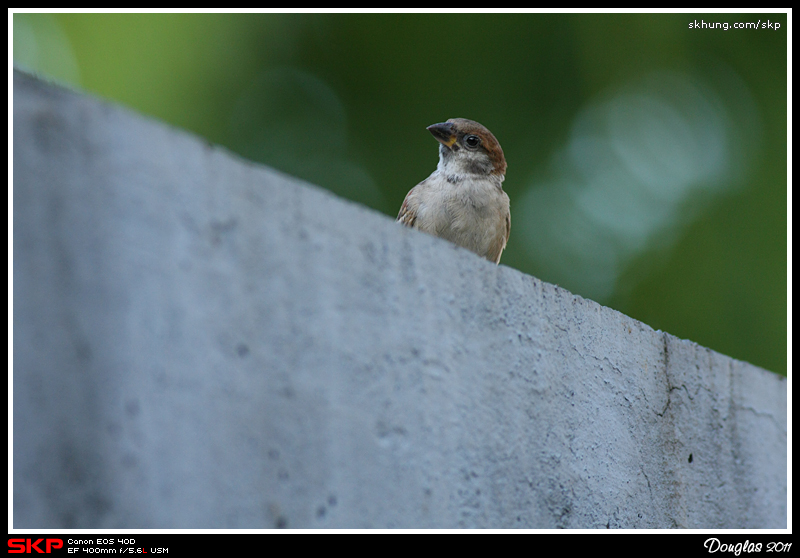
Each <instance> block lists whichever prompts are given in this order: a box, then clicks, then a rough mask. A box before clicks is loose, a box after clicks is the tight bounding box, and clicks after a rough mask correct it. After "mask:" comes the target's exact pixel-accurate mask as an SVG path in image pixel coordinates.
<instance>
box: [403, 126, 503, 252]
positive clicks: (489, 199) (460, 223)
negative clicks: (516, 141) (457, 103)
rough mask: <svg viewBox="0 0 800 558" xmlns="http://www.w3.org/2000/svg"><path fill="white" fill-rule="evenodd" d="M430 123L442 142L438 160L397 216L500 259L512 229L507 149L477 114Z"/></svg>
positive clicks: (413, 190) (422, 229) (431, 130)
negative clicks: (505, 185) (506, 186)
mask: <svg viewBox="0 0 800 558" xmlns="http://www.w3.org/2000/svg"><path fill="white" fill-rule="evenodd" d="M427 129H428V131H429V132H430V133H431V134H433V137H434V138H436V140H437V141H438V142H439V164H438V165H437V166H436V170H435V171H433V173H432V174H431V175H430V176H429V177H428V178H426V179H425V180H423V181H422V182H420V183H419V184H417V185H416V186H414V187H413V188H412V189H411V191H410V192H408V194H407V195H406V199H405V200H403V205H402V206H401V207H400V213H399V214H398V215H397V222H398V223H402V224H403V225H405V226H407V227H411V228H413V229H418V230H421V231H424V232H426V233H429V234H432V235H434V236H438V237H441V238H445V239H447V240H449V241H450V242H453V243H454V244H458V245H459V246H462V247H464V248H466V249H467V250H471V251H473V252H475V253H476V254H478V255H479V256H481V257H483V258H486V259H487V260H489V261H492V262H494V263H496V264H499V263H500V255H501V254H502V253H503V249H505V247H506V243H507V242H508V235H509V233H510V232H511V209H510V202H509V199H508V195H507V194H506V193H505V192H504V191H503V180H504V179H505V174H506V159H505V157H504V156H503V149H502V148H501V147H500V144H499V143H498V142H497V138H495V137H494V134H492V133H491V132H490V131H489V130H488V129H487V128H486V127H485V126H483V125H482V124H479V123H477V122H475V121H474V120H467V119H466V118H451V119H450V120H448V121H447V122H442V123H440V124H432V125H430V126H428V128H427Z"/></svg>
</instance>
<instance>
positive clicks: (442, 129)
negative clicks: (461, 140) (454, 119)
mask: <svg viewBox="0 0 800 558" xmlns="http://www.w3.org/2000/svg"><path fill="white" fill-rule="evenodd" d="M428 131H429V132H430V133H431V134H433V137H435V138H436V141H438V142H439V143H441V144H442V145H444V146H445V147H447V148H451V147H453V144H454V143H455V142H456V133H455V128H454V127H453V125H452V124H451V123H450V122H442V123H441V124H431V125H430V126H428Z"/></svg>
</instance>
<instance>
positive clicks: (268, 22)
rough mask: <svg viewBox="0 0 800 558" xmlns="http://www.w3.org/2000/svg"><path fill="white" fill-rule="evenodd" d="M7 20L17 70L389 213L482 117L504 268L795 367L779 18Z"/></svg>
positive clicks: (736, 352)
mask: <svg viewBox="0 0 800 558" xmlns="http://www.w3.org/2000/svg"><path fill="white" fill-rule="evenodd" d="M694 22H697V23H700V24H702V23H705V24H709V23H713V24H720V25H727V26H728V27H729V28H728V29H727V30H725V29H720V28H713V29H712V28H703V27H701V28H693V26H690V24H694ZM742 22H749V23H752V24H755V23H759V24H760V27H759V28H758V29H754V28H749V29H741V28H738V29H737V28H734V27H733V26H734V24H738V23H742ZM775 23H778V24H780V26H779V28H778V29H775V25H774V24H775ZM765 24H766V25H765ZM13 33H14V36H13V49H14V53H13V54H14V62H15V64H17V65H18V66H20V67H22V68H26V69H29V70H32V71H36V72H38V73H40V74H42V75H44V76H48V77H50V78H53V79H56V80H58V81H61V82H65V83H67V84H69V85H70V86H72V87H75V88H77V89H80V90H85V91H89V92H91V93H94V94H97V95H100V96H103V97H106V98H109V99H113V100H114V101H117V102H120V103H122V104H125V105H127V106H129V107H132V108H133V109H135V110H137V111H140V112H142V113H146V114H149V115H152V116H154V117H156V118H159V119H162V120H165V121H167V122H169V123H172V124H174V125H176V126H179V127H182V128H186V129H188V130H191V131H192V132H195V133H197V134H200V135H202V136H204V137H206V138H208V140H210V141H211V142H214V143H218V144H221V145H224V146H226V147H227V148H229V149H230V150H232V151H234V152H236V153H238V154H240V155H242V156H244V157H246V158H249V159H253V160H256V161H259V162H262V163H265V164H267V165H271V166H273V167H275V168H278V169H280V170H282V171H285V172H287V173H291V174H293V175H296V176H298V177H301V178H304V179H306V180H309V181H311V182H313V183H315V184H318V185H320V186H323V187H325V188H328V189H330V190H332V191H333V192H335V193H337V194H339V195H341V196H343V197H346V198H349V199H352V200H355V201H358V202H361V203H363V204H366V205H368V206H370V207H372V208H374V209H376V210H378V211H381V212H383V213H385V214H386V215H388V216H390V217H392V218H394V217H395V216H396V215H397V211H398V209H399V207H400V204H401V202H402V201H403V197H404V196H405V194H406V192H407V191H408V190H409V189H410V188H411V187H412V186H414V185H415V184H416V183H417V182H419V181H420V180H422V179H424V178H425V177H427V176H428V174H430V173H431V171H433V169H434V168H435V166H436V162H437V144H436V142H435V140H434V139H433V138H432V137H431V136H430V134H429V133H428V132H427V131H425V127H426V126H428V125H429V124H433V123H435V122H441V121H444V120H446V119H448V118H452V117H465V118H471V119H473V120H478V121H479V122H481V123H483V124H485V125H486V126H487V127H488V128H489V129H491V130H492V132H494V134H495V135H496V136H497V138H498V139H499V141H500V143H501V144H502V146H503V149H504V151H505V154H506V159H507V161H508V173H507V175H506V182H505V189H506V191H507V192H508V194H509V196H510V197H511V210H512V229H511V239H510V241H509V244H508V248H507V250H506V252H505V253H504V254H503V262H502V263H503V264H504V265H508V266H511V267H514V268H517V269H519V270H521V271H524V272H525V273H530V274H532V275H535V276H537V277H539V278H541V279H543V280H545V281H548V282H551V283H557V284H559V285H561V286H563V287H565V288H567V289H569V290H570V291H572V292H575V293H577V294H580V295H582V296H584V297H587V298H591V299H593V300H596V301H598V302H600V303H602V304H604V305H608V306H611V307H613V308H615V309H617V310H620V311H621V312H624V313H625V314H628V315H630V316H632V317H634V318H637V319H639V320H642V321H643V322H645V323H647V324H649V325H650V326H652V327H653V328H656V329H661V330H664V331H668V332H669V333H672V334H674V335H677V336H679V337H682V338H687V339H691V340H693V341H696V342H697V343H700V344H702V345H705V346H708V347H711V348H713V349H715V350H717V351H719V352H721V353H725V354H728V355H731V356H733V357H736V358H739V359H742V360H747V361H749V362H752V363H754V364H757V365H759V366H762V367H764V368H767V369H769V370H772V371H775V372H778V373H780V374H786V372H787V160H786V155H787V16H786V14H785V13H782V14H497V15H494V14H420V15H416V14H399V15H396V14H395V15H393V14H157V15H149V14H96V15H95V14H55V15H50V14H19V13H17V14H14V15H13Z"/></svg>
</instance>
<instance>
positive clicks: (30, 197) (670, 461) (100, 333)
mask: <svg viewBox="0 0 800 558" xmlns="http://www.w3.org/2000/svg"><path fill="white" fill-rule="evenodd" d="M13 100H14V145H13V147H14V159H13V161H14V184H13V186H14V194H13V201H14V244H13V246H14V275H13V278H14V295H13V303H14V309H13V310H14V321H13V325H14V331H13V335H14V337H13V349H14V370H13V382H14V384H13V419H14V437H13V444H14V446H13V459H14V463H13V472H14V490H13V498H14V504H13V513H14V518H13V525H14V527H17V528H43V529H59V528H112V529H118V528H276V527H288V528H338V527H347V528H371V527H379V528H391V527H404V528H429V527H441V528H458V527H476V528H487V527H488V528H505V527H511V528H517V527H526V528H562V527H563V528H600V529H605V528H672V527H688V528H728V527H736V528H739V527H770V528H785V527H786V526H787V512H786V509H787V508H786V504H787V493H786V490H787V475H786V473H787V469H786V457H787V454H786V433H787V416H786V403H787V401H786V396H787V391H786V381H785V379H784V378H781V377H778V376H776V375H774V374H772V373H770V372H767V371H765V370H762V369H759V368H757V367H754V366H752V365H749V364H747V363H744V362H740V361H737V360H733V359H731V358H728V357H726V356H723V355H720V354H718V353H715V352H714V351H711V350H709V349H706V348H703V347H700V346H698V345H696V344H694V343H691V342H688V341H682V340H680V339H677V338H675V337H673V336H671V335H668V334H666V333H663V332H660V331H654V330H652V329H651V328H650V327H648V326H647V325H645V324H642V323H640V322H637V321H636V320H633V319H631V318H629V317H627V316H624V315H622V314H620V313H619V312H616V311H614V310H611V309H609V308H605V307H603V306H600V305H599V304H596V303H594V302H592V301H589V300H585V299H583V298H581V297H579V296H575V295H573V294H571V293H569V292H567V291H565V290H564V289H561V288H559V287H556V286H553V285H550V284H547V283H544V282H542V281H540V280H538V279H536V278H534V277H531V276H528V275H524V274H523V273H520V272H519V271H516V270H514V269H510V268H508V267H504V266H502V265H501V266H495V265H493V264H490V263H489V262H487V261H485V260H482V259H481V258H479V257H477V256H475V255H473V254H471V253H469V252H467V251H466V250H463V249H460V248H457V247H455V246H453V245H451V244H449V243H447V242H445V241H442V240H439V239H435V238H432V237H429V236H426V235H424V234H421V233H418V232H416V231H411V230H408V229H405V228H402V227H400V226H398V225H396V224H395V223H394V222H393V220H392V219H391V218H389V217H386V216H384V215H380V214H377V213H375V212H373V211H371V210H368V209H365V208H363V207H360V206H358V205H355V204H353V203H349V202H347V201H343V200H341V199H337V198H336V197H334V196H333V195H331V194H329V193H327V192H325V191H323V190H321V189H319V188H316V187H314V186H310V185H307V184H304V183H302V182H300V181H298V180H296V179H293V178H291V177H288V176H285V175H282V174H280V173H278V172H275V171H273V170H271V169H268V168H264V167H261V166H258V165H255V164H251V163H248V162H246V161H243V160H241V159H239V158H237V157H235V156H232V155H231V154H230V153H228V152H226V151H224V150H223V149H220V148H216V147H212V146H210V145H208V144H207V143H205V142H203V141H202V140H199V139H197V138H195V137H192V136H191V135H189V134H187V133H185V132H182V131H179V130H175V129H172V128H170V127H168V126H165V125H163V124H161V123H158V122H154V121H152V120H149V119H147V118H144V117H141V116H139V115H135V114H132V113H130V112H129V111H127V110H124V109H121V108H118V107H116V106H113V105H111V104H108V103H106V102H102V101H99V100H96V99H94V98H91V97H88V96H82V95H79V94H77V93H74V92H70V91H67V90H64V89H61V88H58V87H54V86H52V85H48V84H44V83H42V82H39V81H37V80H35V79H33V78H31V77H29V76H26V75H24V74H19V73H15V75H14V99H13ZM398 203H399V202H398ZM512 242H513V235H512Z"/></svg>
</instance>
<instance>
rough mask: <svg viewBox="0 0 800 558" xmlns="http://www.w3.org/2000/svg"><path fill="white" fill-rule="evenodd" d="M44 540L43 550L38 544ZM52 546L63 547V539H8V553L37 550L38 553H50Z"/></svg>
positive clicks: (28, 552) (29, 552)
mask: <svg viewBox="0 0 800 558" xmlns="http://www.w3.org/2000/svg"><path fill="white" fill-rule="evenodd" d="M43 542H44V548H45V550H42V547H41V546H39V545H40V544H42V543H43ZM54 548H64V541H62V540H61V539H36V540H33V539H8V553H9V554H21V553H23V552H25V553H27V554H31V553H32V552H38V553H39V554H45V553H47V554H50V551H51V550H52V549H54Z"/></svg>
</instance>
